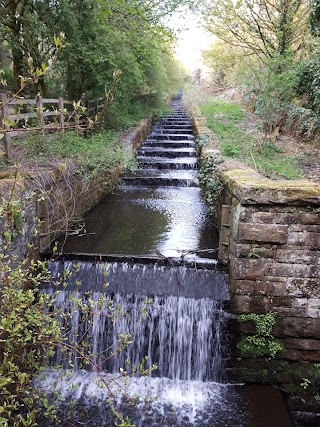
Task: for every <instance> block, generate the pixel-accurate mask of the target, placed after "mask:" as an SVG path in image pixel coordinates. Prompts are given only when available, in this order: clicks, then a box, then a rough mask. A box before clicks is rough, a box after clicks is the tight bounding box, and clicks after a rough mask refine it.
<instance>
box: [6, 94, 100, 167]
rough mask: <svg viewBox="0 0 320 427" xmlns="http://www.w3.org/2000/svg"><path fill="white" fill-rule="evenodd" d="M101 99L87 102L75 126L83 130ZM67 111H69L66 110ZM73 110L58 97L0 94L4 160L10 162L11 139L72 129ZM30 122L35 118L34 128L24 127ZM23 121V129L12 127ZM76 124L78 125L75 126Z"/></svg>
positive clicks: (72, 106)
mask: <svg viewBox="0 0 320 427" xmlns="http://www.w3.org/2000/svg"><path fill="white" fill-rule="evenodd" d="M103 101H104V99H103V98H100V99H98V100H92V101H88V102H87V105H86V111H85V114H83V115H82V117H81V119H80V120H79V123H80V125H81V127H82V128H83V127H85V126H86V123H87V118H88V117H90V118H92V117H95V115H96V114H98V113H99V112H101V111H102V110H103V108H104V106H105V105H104V103H103ZM68 110H69V111H68ZM75 115H76V114H75V108H74V103H73V102H72V101H69V100H66V99H63V98H62V97H59V98H57V99H54V98H42V97H41V96H40V95H37V96H36V98H35V99H27V98H14V97H12V99H11V98H9V97H8V96H7V95H6V94H4V93H0V138H1V137H2V138H1V139H2V141H3V149H4V152H5V156H6V158H7V159H8V160H12V149H11V142H12V138H13V137H17V136H21V135H24V134H25V133H26V132H27V131H32V130H41V131H43V132H44V131H46V130H47V131H57V130H58V131H63V130H64V129H66V128H72V127H75V126H76V124H75V121H74V117H75ZM30 119H35V120H36V122H37V126H36V127H29V128H28V127H27V123H28V121H29V120H30ZM21 121H24V124H25V125H24V127H22V128H21V127H20V128H19V127H17V128H16V126H14V127H13V123H21ZM79 123H78V125H79Z"/></svg>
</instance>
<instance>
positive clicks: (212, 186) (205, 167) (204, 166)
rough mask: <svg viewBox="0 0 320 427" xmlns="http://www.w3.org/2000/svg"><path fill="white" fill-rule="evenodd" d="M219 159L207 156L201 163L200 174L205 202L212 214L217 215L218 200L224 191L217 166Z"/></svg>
mask: <svg viewBox="0 0 320 427" xmlns="http://www.w3.org/2000/svg"><path fill="white" fill-rule="evenodd" d="M218 162H219V159H218V158H216V157H213V156H207V157H205V159H204V160H203V161H202V162H201V167H200V172H199V184H200V188H201V192H202V194H203V196H204V199H205V201H206V202H207V204H208V206H209V211H210V213H211V214H215V212H216V209H217V205H218V200H219V197H220V194H221V191H222V189H223V186H222V183H221V181H220V180H219V178H218V176H217V165H218Z"/></svg>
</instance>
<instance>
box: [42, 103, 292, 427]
mask: <svg viewBox="0 0 320 427" xmlns="http://www.w3.org/2000/svg"><path fill="white" fill-rule="evenodd" d="M137 161H138V164H139V167H138V169H137V170H135V171H134V172H131V173H128V174H126V175H124V176H123V177H122V180H121V184H120V186H119V188H118V190H117V191H116V192H115V194H113V195H109V196H107V197H106V199H105V200H104V201H102V202H101V203H100V204H99V205H98V206H97V207H96V208H95V209H94V210H92V211H91V212H90V213H89V214H88V215H87V217H86V219H85V227H84V228H83V229H82V230H81V232H78V233H76V234H74V235H70V236H68V238H67V240H66V242H65V243H64V246H63V257H62V258H61V259H60V260H58V261H55V262H52V263H51V264H50V269H51V272H52V275H53V276H54V277H55V278H57V279H58V281H60V278H62V277H64V278H65V280H66V282H67V286H62V285H61V286H60V287H59V289H58V290H59V292H58V294H57V295H56V289H55V288H54V286H47V285H44V288H45V290H46V292H50V293H52V294H53V295H55V303H54V305H55V307H54V308H55V310H57V312H59V313H61V315H60V319H59V321H60V322H61V325H62V326H63V330H64V333H65V336H66V337H67V341H68V343H69V344H70V346H73V347H74V348H79V347H78V346H79V345H84V346H85V347H86V349H89V352H90V354H91V355H92V356H91V362H90V364H89V365H87V366H85V365H83V363H82V362H81V359H80V358H79V357H78V356H77V353H76V352H73V353H71V354H68V353H65V352H63V351H61V350H60V351H57V354H56V356H55V359H54V360H53V364H58V365H59V366H60V368H59V369H51V370H49V371H46V372H45V374H44V376H41V377H39V379H38V380H37V381H38V385H40V387H42V388H43V389H44V390H46V391H50V392H53V391H56V392H58V395H59V399H61V400H62V402H61V403H60V408H61V411H62V413H64V415H63V417H62V419H64V420H65V423H66V425H71V424H72V425H82V426H83V425H84V426H88V427H91V426H109V425H110V426H111V425H114V422H115V419H116V418H115V415H114V414H113V413H112V412H111V411H110V409H109V407H110V405H109V403H108V401H110V400H111V401H112V403H113V405H115V407H116V408H117V410H119V411H120V412H121V413H123V414H124V415H125V416H127V415H128V416H129V417H130V419H131V421H132V422H133V423H135V424H136V425H137V426H141V427H143V426H154V427H156V426H160V425H161V426H178V427H191V426H192V427H193V426H199V427H202V426H211V427H215V426H217V427H218V426H219V427H220V426H226V427H231V426H239V427H240V426H243V427H251V426H252V427H253V426H255V427H256V426H272V427H277V426H281V427H286V426H291V423H290V420H289V416H288V414H287V412H286V409H285V407H284V405H283V401H282V399H281V397H280V394H279V393H278V394H277V393H276V392H275V391H274V390H273V389H271V387H270V388H268V387H267V388H266V387H263V388H261V387H256V388H252V387H251V388H250V387H244V386H243V385H241V384H234V383H233V384H231V383H230V382H229V378H228V364H229V356H228V332H227V324H228V320H229V318H230V314H228V312H227V311H226V310H225V308H226V306H227V305H228V301H229V292H228V280H227V276H226V273H225V272H223V271H221V270H220V269H219V266H218V264H217V261H216V254H217V245H218V236H217V233H216V230H215V228H214V227H213V226H211V225H210V222H209V221H208V215H207V209H206V206H205V205H204V203H203V201H202V199H201V195H200V190H199V186H198V177H197V176H198V171H197V166H198V161H197V157H196V153H195V140H194V136H193V128H192V123H191V119H190V115H189V114H188V113H187V112H185V111H184V110H183V108H182V107H181V101H180V99H177V100H175V101H174V102H173V103H172V112H171V114H169V115H168V116H165V117H162V119H161V120H160V121H159V122H157V123H155V125H154V127H153V129H152V131H151V133H150V134H149V136H148V138H147V139H146V140H145V141H144V142H143V143H142V146H141V148H140V149H139V151H138V153H137ZM84 307H86V308H87V307H90V310H89V314H88V312H86V311H85V309H84ZM85 313H86V314H85ZM80 337H81V338H80ZM80 341H81V343H80V344H79V342H80ZM124 342H125V345H124ZM128 342H129V344H128ZM141 364H143V367H142V366H141ZM141 370H149V372H148V373H147V374H146V375H139V371H141ZM132 371H138V373H136V374H135V375H128V376H129V379H128V378H127V376H126V375H124V373H125V372H128V373H129V374H130V373H131V372H132ZM70 402H72V404H71V403H70ZM70 405H71V406H72V408H73V409H72V411H71V412H69V410H70ZM270 408H272V410H270ZM271 414H274V415H273V418H272V415H271ZM270 416H271V418H270ZM40 425H41V423H40ZM43 425H46V424H45V422H44V424H43Z"/></svg>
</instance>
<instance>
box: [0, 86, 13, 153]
mask: <svg viewBox="0 0 320 427" xmlns="http://www.w3.org/2000/svg"><path fill="white" fill-rule="evenodd" d="M0 102H1V104H2V107H1V110H0V119H1V122H0V127H1V128H3V129H8V126H7V125H6V124H5V120H6V117H8V115H9V107H8V104H7V103H8V97H7V95H6V94H5V93H0ZM2 139H3V148H4V152H5V155H6V158H7V160H9V161H10V160H12V150H11V135H10V132H4V133H3V138H2Z"/></svg>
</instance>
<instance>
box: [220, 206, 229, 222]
mask: <svg viewBox="0 0 320 427" xmlns="http://www.w3.org/2000/svg"><path fill="white" fill-rule="evenodd" d="M230 210H231V206H229V205H222V207H221V224H228V225H229V220H230Z"/></svg>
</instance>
